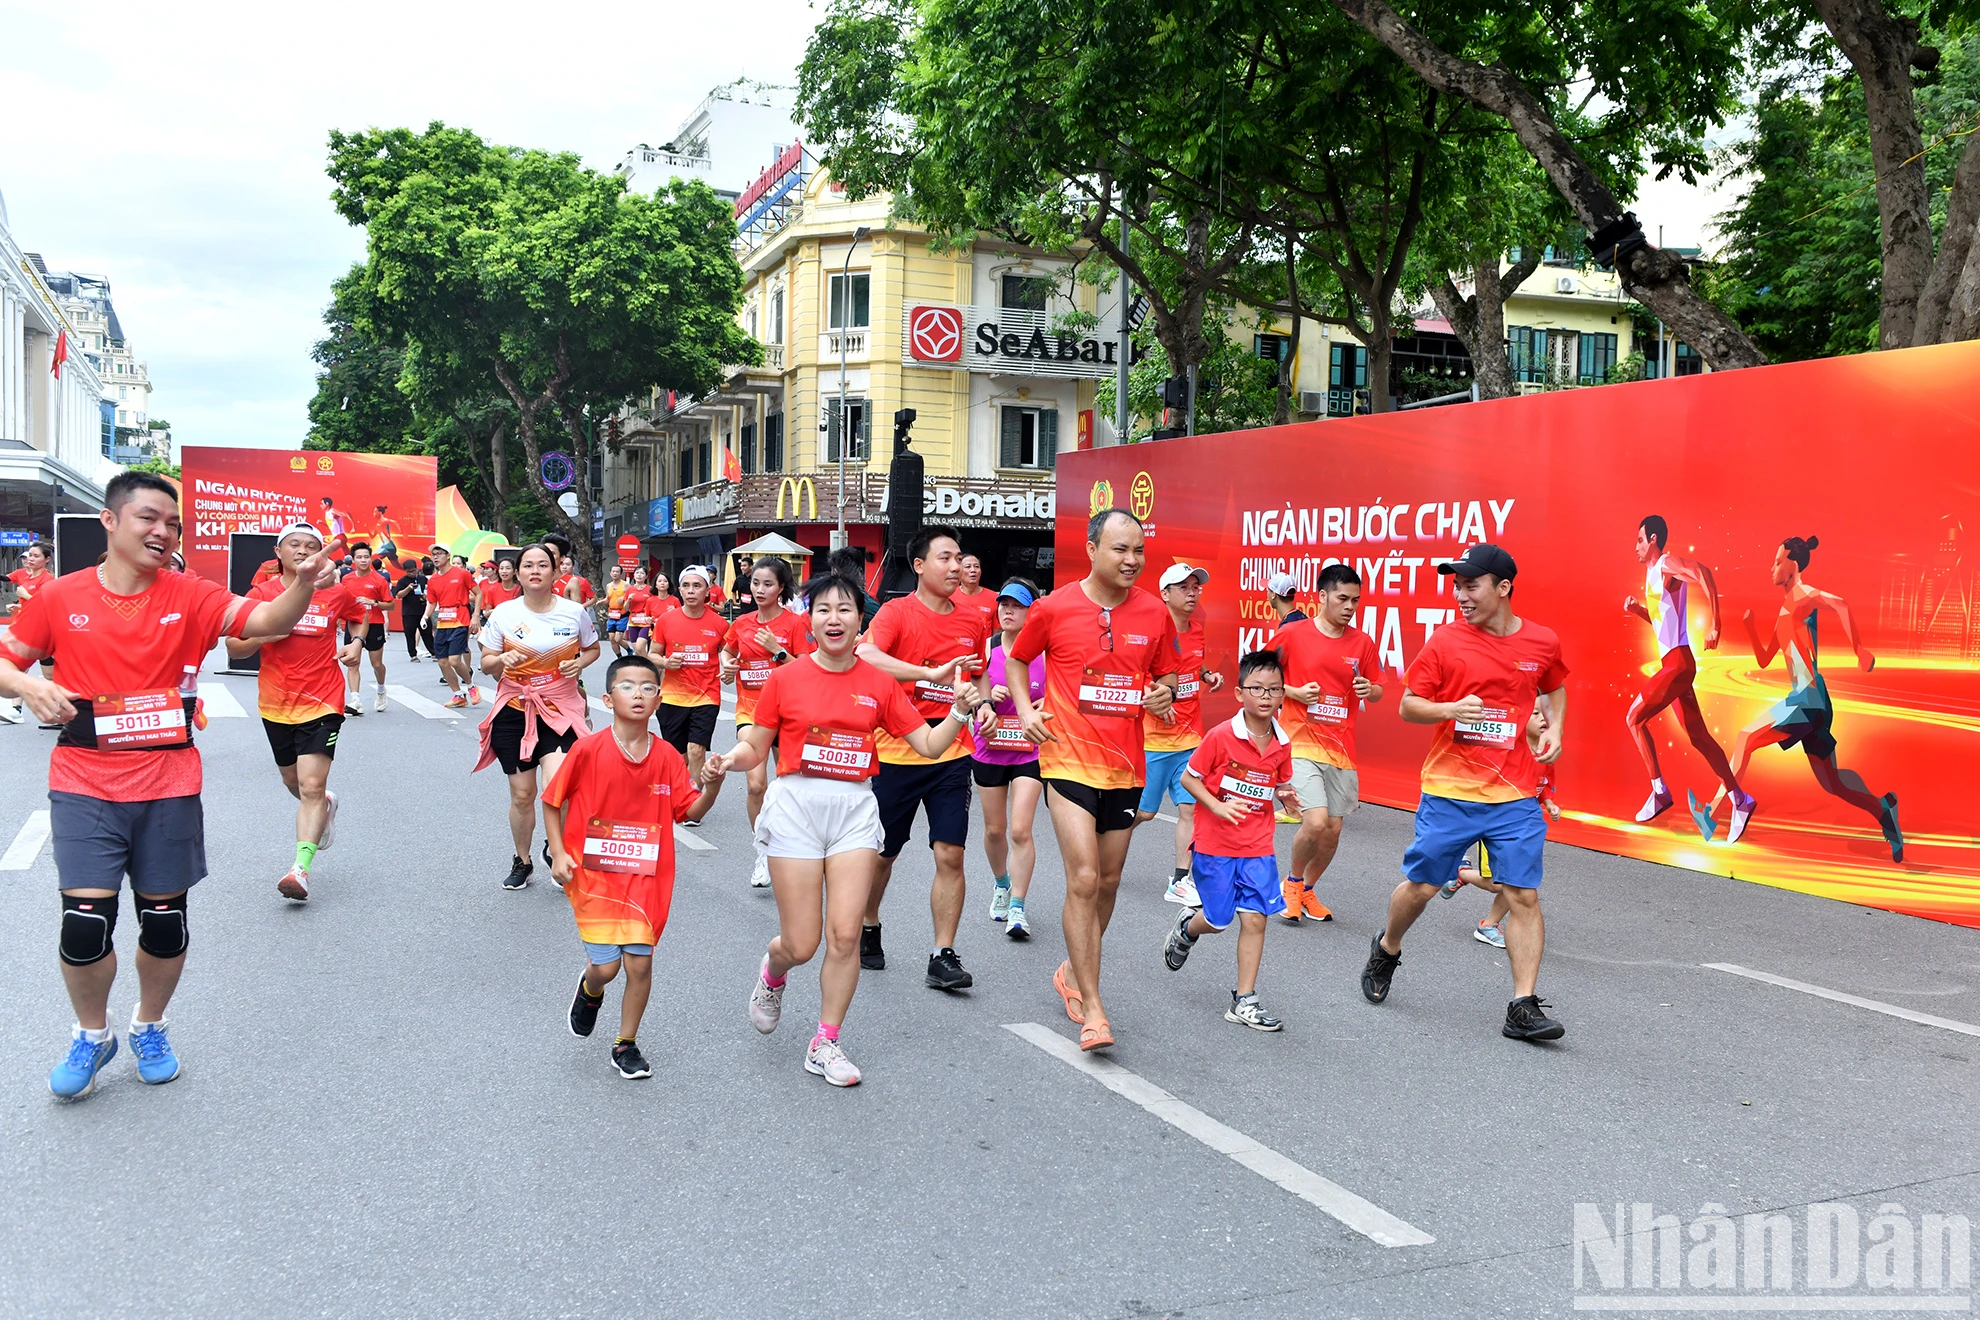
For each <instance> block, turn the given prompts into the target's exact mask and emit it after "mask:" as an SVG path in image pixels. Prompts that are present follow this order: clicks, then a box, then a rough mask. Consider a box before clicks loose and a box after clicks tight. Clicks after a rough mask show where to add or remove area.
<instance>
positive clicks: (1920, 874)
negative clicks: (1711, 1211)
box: [1057, 344, 1980, 925]
mask: <svg viewBox="0 0 1980 1320" xmlns="http://www.w3.org/2000/svg"><path fill="white" fill-rule="evenodd" d="M1976 381H1980V344H1956V345H1948V346H1944V347H1939V348H1921V349H1911V350H1906V351H1903V352H1895V353H1865V354H1861V355H1859V356H1855V357H1848V358H1837V359H1831V360H1827V361H1821V362H1805V363H1792V364H1787V365H1783V366H1777V367H1763V368H1757V369H1753V370H1746V371H1737V372H1727V373H1724V374H1716V375H1706V376H1696V377H1689V378H1685V379H1680V380H1670V381H1650V382H1643V383H1638V384H1631V385H1615V386H1605V387H1601V388H1593V389H1579V390H1566V391H1560V392H1556V393H1548V394H1543V395H1535V396H1528V397H1525V398H1519V399H1506V400H1500V401H1496V402H1491V403H1480V404H1470V405H1461V406H1457V407H1446V408H1430V409H1424V410H1421V411H1416V412H1409V413H1392V414H1388V415H1384V416H1371V417H1357V418H1352V419H1344V420H1337V421H1325V422H1314V423H1307V424H1303V425H1298V426H1287V427H1277V428H1272V429H1267V430H1259V431H1246V432H1242V433H1237V434H1230V435H1216V436H1199V437H1195V438H1192V439H1186V440H1170V441H1164V442H1161V443H1158V444H1153V445H1135V446H1129V447H1126V448H1119V447H1117V448H1110V449H1099V450H1093V451H1090V452H1087V453H1067V454H1061V455H1060V456H1059V469H1058V480H1059V522H1058V537H1057V543H1058V555H1059V564H1060V566H1061V567H1060V580H1061V581H1066V580H1069V579H1070V577H1071V576H1075V575H1077V574H1078V573H1079V572H1080V571H1082V570H1083V567H1084V565H1085V564H1086V562H1087V561H1086V551H1085V541H1086V527H1085V519H1086V517H1087V516H1088V515H1089V513H1090V512H1092V511H1094V510H1097V509H1100V508H1104V507H1108V506H1120V507H1123V508H1128V509H1130V510H1131V511H1132V512H1133V513H1134V514H1135V515H1136V516H1138V517H1140V518H1141V519H1142V523H1143V526H1144V528H1145V530H1146V532H1147V536H1148V564H1147V569H1146V571H1145V573H1144V574H1143V577H1142V584H1143V585H1144V586H1146V587H1147V588H1148V589H1149V590H1151V591H1152V590H1153V589H1154V587H1155V580H1156V578H1157V576H1158V575H1159V574H1160V572H1161V570H1162V569H1163V568H1165V567H1167V566H1168V565H1169V564H1171V563H1175V562H1178V561H1186V562H1188V563H1191V564H1197V565H1201V566H1203V567H1204V568H1207V569H1208V570H1209V572H1210V583H1209V586H1208V587H1207V588H1206V590H1205V592H1204V597H1203V606H1202V609H1203V611H1204V617H1205V621H1206V623H1207V625H1208V630H1209V656H1208V658H1207V664H1208V665H1209V667H1212V668H1215V667H1219V666H1221V667H1223V669H1224V670H1225V672H1227V673H1232V672H1234V671H1235V668H1236V666H1235V661H1236V659H1237V657H1238V655H1239V654H1240V653H1241V652H1243V651H1245V650H1250V649H1253V648H1255V647H1257V646H1259V645H1260V644H1261V643H1262V642H1263V641H1264V640H1265V638H1267V637H1268V636H1269V635H1270V634H1271V632H1272V630H1273V626H1274V620H1273V618H1272V616H1271V614H1270V612H1269V610H1268V609H1267V606H1266V591H1265V584H1266V581H1267V580H1268V579H1269V578H1270V577H1271V576H1272V575H1273V574H1275V573H1278V572H1290V573H1291V574H1293V576H1294V577H1295V578H1296V579H1297V581H1298V582H1299V585H1300V589H1301V590H1300V602H1301V604H1302V606H1303V607H1304V608H1306V609H1307V610H1308V611H1309V612H1311V611H1312V610H1313V609H1314V607H1315V606H1314V602H1315V601H1316V600H1317V593H1316V592H1315V590H1314V584H1315V582H1316V580H1317V578H1318V577H1319V574H1320V570H1321V569H1322V568H1323V567H1324V566H1326V565H1328V564H1332V563H1348V564H1352V565H1353V566H1354V567H1355V568H1356V569H1357V570H1358V571H1359V572H1360V574H1361V577H1362V581H1363V583H1364V587H1363V594H1362V601H1361V606H1362V608H1361V611H1360V615H1359V619H1358V623H1359V625H1360V627H1361V628H1362V629H1363V630H1364V631H1365V632H1367V633H1368V635H1369V636H1370V637H1371V638H1372V639H1374V641H1375V643H1376V646H1377V648H1378V650H1379V651H1380V653H1381V657H1382V663H1383V667H1384V670H1385V680H1386V681H1387V683H1388V684H1389V694H1388V698H1387V700H1385V701H1383V702H1382V703H1381V704H1380V705H1379V706H1377V707H1374V708H1372V709H1371V710H1370V711H1369V712H1368V713H1367V714H1366V715H1364V716H1363V717H1362V720H1361V729H1362V731H1361V735H1360V752H1361V762H1362V764H1361V771H1362V777H1361V792H1362V796H1363V797H1364V798H1365V799H1367V800H1370V801H1375V802H1382V803H1386V804H1388V805H1391V806H1399V807H1411V806H1413V805H1414V804H1415V802H1416V799H1417V796H1418V779H1417V772H1418V768H1419V766H1420V765H1421V763H1422V758H1423V754H1424V751H1425V749H1426V748H1427V746H1428V744H1429V738H1430V730H1429V729H1428V728H1427V727H1424V726H1417V725H1407V724H1404V723H1402V722H1401V720H1400V719H1398V718H1397V716H1396V713H1395V712H1396V703H1397V699H1398V698H1399V697H1400V696H1401V691H1402V688H1401V675H1402V674H1403V672H1404V669H1405V667H1406V666H1407V665H1408V663H1409V662H1410V660H1412V659H1413V658H1414V657H1415V655H1416V653H1417V651H1418V650H1420V649H1421V648H1422V646H1423V643H1424V641H1425V639H1426V638H1427V637H1428V636H1429V634H1430V632H1431V631H1432V630H1434V629H1436V628H1438V627H1445V626H1459V627H1462V626H1466V625H1464V624H1462V623H1461V622H1460V623H1455V624H1454V623H1453V622H1452V620H1453V617H1454V616H1453V611H1452V605H1453V601H1452V597H1451V595H1450V592H1449V589H1448V582H1447V580H1446V579H1444V578H1442V577H1441V576H1440V575H1439V574H1438V573H1437V571H1436V565H1437V564H1438V563H1440V562H1445V561H1448V560H1451V559H1454V558H1456V557H1457V556H1458V554H1460V553H1461V552H1462V551H1463V549H1464V548H1465V547H1466V546H1468V545H1471V544H1474V543H1477V542H1481V541H1490V542H1493V543H1496V544H1498V545H1501V546H1503V547H1504V548H1505V549H1506V550H1507V551H1509V552H1510V553H1511V554H1512V555H1513V556H1514V557H1515V558H1516V559H1517V560H1518V563H1519V576H1518V578H1517V582H1516V586H1515V591H1514V596H1513V602H1514V607H1515V610H1516V612H1517V613H1518V614H1519V615H1521V616H1523V617H1525V618H1531V619H1534V620H1536V621H1538V622H1540V623H1543V624H1546V625H1548V626H1549V627H1551V628H1553V629H1554V630H1555V631H1557V632H1558V633H1559V634H1560V636H1561V642H1562V648H1563V651H1564V652H1565V656H1566V660H1567V664H1568V667H1569V670H1570V671H1571V672H1570V676H1569V679H1568V689H1567V690H1568V709H1567V721H1566V726H1567V727H1566V734H1567V737H1566V751H1565V753H1564V755H1563V756H1562V758H1561V762H1560V764H1559V766H1558V767H1557V776H1556V778H1557V785H1558V787H1557V795H1558V798H1559V801H1560V803H1561V805H1562V806H1563V808H1564V809H1565V812H1566V814H1565V816H1564V818H1563V819H1562V820H1561V821H1560V822H1559V823H1558V824H1557V825H1555V826H1554V827H1553V836H1554V838H1555V839H1557V840H1559V841H1562V842H1567V843H1575V844H1580V845H1582V846H1585V847H1589V848H1596V849H1600V850H1602V851H1605V852H1611V853H1619V854H1624V855H1627V856H1633V857H1641V858H1645V859H1647V860H1651V861H1656V862H1664V863H1668V864H1671V865H1675V866H1682V867H1688V868H1690V869H1693V870H1699V871H1707V872H1712V873H1715V874H1719V875H1728V876H1734V877H1737V878H1739V879H1742V880H1753V881H1758V882H1760V883H1762V884H1768V885H1774V886H1778V887H1781V888H1786V889H1794V890H1800V891H1802V892H1805V893H1813V894H1821V895H1825V896H1827V897H1831V898H1837V899H1842V900H1845V901H1848V902H1852V903H1860V904H1864V905H1866V906H1871V907H1880V908H1888V909H1891V910H1894V911H1899V912H1908V913H1914V914H1916V915H1919V916H1927V917H1933V918H1937V919H1939V920H1943V921H1951V922H1957V923H1959V924H1962V925H1980V847H1976V846H1975V844H1976V829H1975V824H1974V822H1975V818H1976V813H1975V809H1974V807H1973V805H1972V796H1971V781H1972V778H1973V770H1974V766H1975V765H1976V763H1977V762H1976V756H1975V748H1976V747H1980V740H1976V737H1975V735H1976V734H1980V565H1975V564H1968V563H1966V562H1965V550H1966V536H1967V533H1966V532H1965V527H1966V525H1967V524H1968V523H1972V524H1974V525H1975V526H1976V527H1980V410H1976V409H1975V408H1974V406H1973V399H1974V393H1975V382H1976ZM1651 515H1655V516H1657V517H1660V518H1662V519H1664V520H1665V522H1666V524H1667V525H1668V529H1669V531H1668V537H1667V544H1666V545H1665V546H1664V547H1663V549H1664V550H1666V551H1668V552H1669V553H1670V554H1671V555H1672V556H1674V558H1673V559H1672V560H1670V561H1666V562H1665V564H1664V568H1665V569H1666V570H1668V571H1655V570H1652V569H1650V568H1648V567H1646V562H1645V560H1644V559H1642V558H1641V557H1640V554H1639V548H1638V535H1639V528H1640V526H1641V525H1642V523H1643V522H1644V520H1645V519H1646V518H1647V517H1649V516H1651ZM1788 538H1798V543H1791V544H1786V545H1784V543H1785V542H1788ZM1802 542H1812V543H1813V544H1814V548H1813V549H1809V550H1805V549H1804V547H1803V546H1802V545H1801V544H1799V543H1802ZM1804 555H1805V558H1806V560H1807V563H1806V564H1805V566H1804V565H1803V564H1801V563H1800V562H1798V560H1799V558H1800V557H1803V556H1804ZM1680 561H1682V562H1683V563H1684V564H1688V565H1702V566H1703V568H1704V569H1706V570H1709V574H1710V577H1711V580H1712V583H1713V584H1714V585H1715V586H1716V589H1717V592H1718V594H1719V598H1720V632H1719V635H1718V637H1717V638H1716V645H1713V644H1712V641H1713V639H1712V638H1711V631H1712V629H1711V620H1710V618H1709V617H1708V608H1707V600H1708V598H1709V595H1710V592H1709V591H1708V589H1707V588H1706V586H1705V585H1704V583H1703V582H1702V581H1694V582H1691V583H1688V584H1687V585H1688V587H1689V590H1688V595H1689V609H1688V610H1687V611H1685V612H1684V613H1685V615H1686V617H1685V618H1684V619H1683V620H1682V623H1681V624H1680V623H1679V621H1677V620H1676V619H1675V618H1674V617H1673V615H1672V613H1671V612H1670V610H1669V608H1668V606H1667V607H1666V609H1665V612H1664V613H1663V614H1662V615H1661V616H1660V615H1658V613H1657V612H1656V609H1655V607H1654V606H1653V607H1652V608H1651V609H1650V610H1649V611H1647V612H1646V614H1638V613H1634V612H1626V610H1625V601H1626V600H1630V599H1632V598H1633V600H1634V601H1635V602H1636V603H1637V604H1638V606H1639V607H1641V606H1643V605H1644V604H1645V602H1646V600H1647V597H1648V596H1649V595H1650V594H1651V591H1650V588H1651V587H1652V585H1653V584H1652V579H1653V578H1666V579H1668V578H1669V576H1670V572H1674V571H1677V570H1676V567H1675V566H1676V565H1678V564H1679V562H1680ZM1674 598H1675V597H1673V596H1671V595H1669V594H1668V593H1667V594H1666V595H1665V596H1664V598H1663V599H1665V600H1666V601H1668V600H1671V599H1674ZM1810 618H1812V619H1813V622H1812V624H1810V623H1808V622H1807V621H1808V620H1809V619H1810ZM1653 620H1655V622H1653ZM1659 623H1661V626H1662V629H1663V633H1662V640H1661V642H1660V633H1659V631H1658V626H1659ZM1678 636H1685V637H1686V638H1687V640H1688V642H1689V647H1690V650H1691V653H1692V654H1693V656H1694V657H1695V660H1696V674H1695V676H1694V677H1692V678H1691V679H1690V680H1689V683H1690V687H1691V689H1692V691H1693V692H1695V696H1696V701H1697V703H1698V708H1699V710H1700V712H1701V713H1702V716H1703V720H1704V725H1705V730H1704V731H1703V732H1702V733H1700V735H1699V736H1700V737H1709V739H1710V740H1711V741H1712V742H1714V743H1716V744H1717V745H1718V747H1720V748H1722V749H1723V750H1724V752H1725V754H1726V755H1727V757H1728V758H1730V762H1731V766H1732V769H1733V771H1734V773H1735V774H1736V775H1737V776H1738V778H1739V780H1740V783H1741V785H1742V787H1743V788H1744V789H1745V790H1746V791H1748V792H1750V793H1752V794H1753V795H1754V797H1755V798H1756V799H1757V808H1756V811H1755V814H1754V816H1753V819H1752V822H1751V825H1750V826H1749V828H1748V829H1747V831H1746V834H1745V837H1744V838H1742V839H1741V840H1740V841H1739V842H1737V843H1733V844H1727V843H1726V842H1725V838H1726V832H1727V823H1728V815H1729V813H1728V810H1727V809H1726V808H1723V807H1722V808H1721V809H1720V810H1719V812H1718V813H1717V817H1716V821H1715V828H1714V833H1713V835H1712V836H1711V837H1710V838H1707V837H1705V835H1704V833H1703V830H1702V828H1701V824H1700V823H1699V822H1696V821H1695V820H1694V818H1693V816H1692V813H1691V812H1690V811H1689V810H1688V802H1687V794H1688V793H1696V794H1697V796H1698V798H1699V800H1700V801H1701V802H1702V803H1704V804H1706V805H1708V806H1709V804H1710V803H1711V800H1712V797H1713V795H1714V793H1715V792H1716V791H1717V789H1718V787H1719V777H1718V775H1717V774H1715V773H1714V771H1713V770H1712V769H1711V768H1710V766H1709V764H1708V760H1707V757H1706V755H1702V754H1701V752H1700V750H1699V746H1700V744H1699V743H1697V742H1695V741H1694V739H1693V735H1692V734H1691V733H1690V732H1688V731H1687V729H1686V727H1685V725H1684V724H1683V723H1682V722H1681V720H1680V711H1681V709H1682V707H1683V705H1684V702H1683V700H1682V699H1680V700H1679V701H1677V702H1676V703H1674V704H1672V705H1671V706H1670V707H1669V708H1668V709H1667V710H1665V711H1663V712H1662V713H1660V714H1657V715H1655V716H1653V717H1651V718H1649V719H1648V720H1647V721H1646V722H1644V723H1643V724H1642V728H1643V729H1644V731H1645V733H1646V734H1647V735H1648V738H1649V740H1650V741H1651V743H1652V746H1653V750H1654V753H1655V755H1656V756H1657V758H1658V761H1659V767H1660V769H1661V771H1662V775H1663V778H1664V779H1665V781H1666V783H1667V784H1668V785H1669V787H1670V788H1671V790H1672V791H1673V794H1674V796H1675V799H1676V802H1675V806H1674V807H1673V809H1671V810H1669V811H1667V812H1665V813H1664V814H1662V815H1661V816H1659V817H1658V818H1656V819H1655V820H1653V821H1651V822H1649V823H1647V824H1638V823H1637V821H1636V819H1635V817H1636V815H1637V813H1638V810H1639V808H1641V807H1643V806H1644V804H1645V800H1646V798H1647V797H1648V796H1649V794H1650V775H1649V772H1648V769H1647V765H1646V760H1645V758H1644V756H1643V754H1642V752H1641V750H1640V749H1639V746H1638V743H1637V741H1636V738H1635V735H1634V734H1633V733H1632V731H1631V728H1630V726H1629V723H1628V715H1629V712H1630V708H1631V705H1632V703H1633V702H1635V701H1636V700H1637V699H1638V697H1639V695H1640V694H1643V693H1645V692H1646V690H1648V691H1649V692H1650V693H1651V697H1650V699H1651V700H1652V701H1654V700H1657V699H1659V698H1660V697H1661V696H1663V695H1667V694H1668V693H1669V692H1670V691H1671V690H1672V688H1673V686H1675V687H1678V688H1681V687H1683V686H1684V682H1683V680H1678V681H1677V682H1676V683H1675V685H1674V684H1673V681H1672V680H1671V678H1670V677H1669V675H1668V672H1667V671H1668V669H1669V665H1668V664H1667V663H1666V662H1665V660H1664V655H1665V652H1666V650H1667V649H1669V644H1670V643H1671V642H1672V641H1673V640H1674V639H1675V638H1676V637H1678ZM1660 671H1665V677H1664V678H1663V679H1661V680H1660V679H1659V678H1658V675H1659V673H1660ZM1205 701H1206V719H1214V718H1217V717H1218V716H1219V714H1220V713H1221V715H1222V716H1223V717H1226V718H1228V716H1229V715H1230V714H1231V712H1232V711H1233V710H1234V709H1235V707H1234V705H1233V704H1232V698H1231V695H1230V689H1229V688H1226V689H1225V691H1224V693H1223V694H1221V695H1219V696H1215V697H1210V696H1206V698H1205ZM1887 795H1895V799H1896V803H1897V806H1896V820H1897V823H1898V827H1899V829H1900V830H1901V831H1902V834H1903V840H1904V848H1903V860H1902V861H1901V862H1898V861H1894V860H1893V858H1892V849H1891V847H1890V845H1889V843H1888V841H1887V839H1886V837H1885V834H1884V831H1883V829H1882V817H1883V816H1884V814H1885V807H1884V803H1885V801H1886V800H1887ZM1689 901H1690V900H1687V902H1689Z"/></svg>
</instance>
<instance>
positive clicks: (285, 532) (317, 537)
mask: <svg viewBox="0 0 1980 1320" xmlns="http://www.w3.org/2000/svg"><path fill="white" fill-rule="evenodd" d="M292 536H307V537H309V538H311V539H312V540H314V541H315V542H316V543H317V545H319V546H320V545H322V544H323V533H322V532H319V531H317V530H316V524H315V523H312V522H310V521H308V520H307V519H303V518H298V519H296V520H295V521H294V522H292V523H290V524H289V525H288V526H287V527H284V528H283V529H282V530H281V532H280V533H279V534H278V535H277V536H276V537H275V544H276V545H280V544H282V542H284V541H286V540H288V539H289V538H290V537H292Z"/></svg>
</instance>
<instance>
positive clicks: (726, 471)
mask: <svg viewBox="0 0 1980 1320" xmlns="http://www.w3.org/2000/svg"><path fill="white" fill-rule="evenodd" d="M722 478H723V480H725V481H741V480H742V464H741V463H738V462H737V461H736V451H735V450H733V449H724V450H723V451H722Z"/></svg>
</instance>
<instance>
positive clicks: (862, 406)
mask: <svg viewBox="0 0 1980 1320" xmlns="http://www.w3.org/2000/svg"><path fill="white" fill-rule="evenodd" d="M857 443H858V446H859V447H858V448H857V449H855V450H854V451H853V454H854V457H856V458H858V459H860V460H861V461H864V460H866V459H868V458H871V457H872V456H873V401H872V400H871V399H861V400H860V401H859V439H858V441H857Z"/></svg>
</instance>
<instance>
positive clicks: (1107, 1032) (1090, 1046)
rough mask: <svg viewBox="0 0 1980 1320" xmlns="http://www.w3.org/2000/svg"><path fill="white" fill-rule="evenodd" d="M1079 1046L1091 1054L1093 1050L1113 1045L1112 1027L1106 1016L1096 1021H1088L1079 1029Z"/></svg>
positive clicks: (1110, 1047) (1108, 1047) (1105, 1048)
mask: <svg viewBox="0 0 1980 1320" xmlns="http://www.w3.org/2000/svg"><path fill="white" fill-rule="evenodd" d="M1079 1047H1080V1049H1082V1050H1084V1051H1085V1052H1086V1053H1088V1054H1091V1053H1093V1051H1095V1050H1109V1049H1112V1048H1113V1047H1114V1028H1113V1026H1112V1024H1110V1023H1109V1022H1108V1021H1107V1019H1106V1018H1101V1019H1100V1020H1099V1021H1098V1022H1097V1023H1095V1022H1088V1023H1085V1024H1084V1025H1082V1026H1081V1027H1080V1029H1079Z"/></svg>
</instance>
